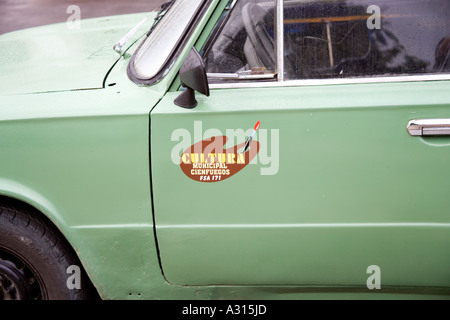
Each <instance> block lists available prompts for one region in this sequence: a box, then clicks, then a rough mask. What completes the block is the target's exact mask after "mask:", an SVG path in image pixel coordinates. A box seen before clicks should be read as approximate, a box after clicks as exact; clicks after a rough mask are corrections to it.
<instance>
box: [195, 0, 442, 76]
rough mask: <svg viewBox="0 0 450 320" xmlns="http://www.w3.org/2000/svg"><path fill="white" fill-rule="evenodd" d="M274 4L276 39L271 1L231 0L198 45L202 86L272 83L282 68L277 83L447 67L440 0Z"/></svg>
mask: <svg viewBox="0 0 450 320" xmlns="http://www.w3.org/2000/svg"><path fill="white" fill-rule="evenodd" d="M282 3H283V7H284V9H283V10H284V11H283V24H282V30H283V35H284V36H283V37H282V39H277V37H276V34H277V32H276V30H277V27H276V20H277V19H276V18H275V17H276V8H277V1H275V0H273V1H269V0H268V1H264V0H262V1H258V0H241V1H238V2H237V4H236V5H235V7H234V8H233V10H232V11H231V13H230V14H229V15H228V16H227V17H226V18H225V19H224V22H220V25H219V26H218V27H217V28H216V30H215V32H213V35H212V36H211V38H210V41H209V43H207V44H206V46H205V48H204V54H203V56H204V58H205V63H206V68H207V73H208V78H209V80H210V82H212V83H214V82H224V81H230V80H231V81H237V80H242V79H245V80H248V79H255V80H256V79H260V78H265V79H273V80H275V77H276V73H277V71H278V70H277V69H280V70H283V72H282V74H283V76H282V77H280V76H278V80H280V79H285V80H294V79H324V78H334V79H336V78H358V77H377V76H383V77H386V76H399V75H420V74H437V73H448V72H449V70H450V59H449V56H450V20H449V19H448V17H449V16H450V1H448V0H397V1H393V0H284V1H283V2H282ZM280 20H281V19H280ZM280 25H281V24H280ZM279 28H281V27H279ZM280 38H281V37H280ZM277 42H278V45H279V46H280V47H281V46H282V47H283V57H282V59H281V60H282V61H283V65H282V67H280V65H279V62H278V61H277V58H276V47H277ZM277 64H278V65H277Z"/></svg>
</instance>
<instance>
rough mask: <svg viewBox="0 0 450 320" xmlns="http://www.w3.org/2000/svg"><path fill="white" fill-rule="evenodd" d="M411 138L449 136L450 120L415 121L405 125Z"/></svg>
mask: <svg viewBox="0 0 450 320" xmlns="http://www.w3.org/2000/svg"><path fill="white" fill-rule="evenodd" d="M407 129H408V133H409V134H410V135H411V136H442V135H450V119H417V120H411V121H409V122H408V125H407Z"/></svg>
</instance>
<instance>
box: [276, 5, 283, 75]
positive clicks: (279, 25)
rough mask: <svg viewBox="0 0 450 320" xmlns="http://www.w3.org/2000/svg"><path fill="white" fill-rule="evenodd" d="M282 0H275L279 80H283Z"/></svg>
mask: <svg viewBox="0 0 450 320" xmlns="http://www.w3.org/2000/svg"><path fill="white" fill-rule="evenodd" d="M283 2H284V1H283V0H277V10H276V19H275V21H276V26H275V28H276V30H277V32H276V38H275V43H276V44H275V46H276V55H277V79H278V81H279V82H282V81H283V80H284V22H283V21H284V6H283Z"/></svg>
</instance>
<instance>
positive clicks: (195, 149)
mask: <svg viewBox="0 0 450 320" xmlns="http://www.w3.org/2000/svg"><path fill="white" fill-rule="evenodd" d="M259 126H260V122H259V121H258V122H257V123H256V124H255V126H254V128H253V132H252V134H251V135H250V137H249V138H248V139H247V141H245V142H243V143H240V144H238V145H235V146H233V147H230V148H227V149H224V146H225V145H226V143H227V141H228V137H227V136H223V135H221V136H214V137H210V138H207V139H203V140H201V141H198V142H196V143H194V144H193V145H191V146H190V147H189V148H187V149H185V150H184V151H183V153H182V155H181V159H180V167H181V170H182V171H183V172H184V174H185V175H186V176H188V177H189V178H191V179H192V180H195V181H200V182H218V181H223V180H225V179H228V178H230V177H232V176H233V175H235V174H236V173H238V172H239V171H241V170H242V169H244V168H245V167H246V166H247V165H248V164H249V163H250V162H251V161H252V160H253V159H254V158H255V157H256V155H257V154H258V152H259V149H260V143H259V142H258V141H256V140H253V136H254V134H255V132H256V131H257V130H258V129H259Z"/></svg>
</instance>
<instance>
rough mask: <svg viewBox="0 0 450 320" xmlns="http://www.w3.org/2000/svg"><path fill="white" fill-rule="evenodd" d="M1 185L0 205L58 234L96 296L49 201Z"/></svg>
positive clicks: (30, 193)
mask: <svg viewBox="0 0 450 320" xmlns="http://www.w3.org/2000/svg"><path fill="white" fill-rule="evenodd" d="M2 187H4V185H2V184H1V183H0V206H3V207H7V208H10V209H13V210H17V211H20V212H22V213H24V214H26V215H29V216H32V217H34V218H35V219H37V220H38V221H39V222H40V223H41V224H43V225H45V226H46V227H47V228H49V229H50V230H51V231H52V232H53V233H54V234H55V235H56V236H58V238H59V239H60V241H62V242H63V244H64V246H65V247H66V248H67V249H68V250H71V251H72V253H73V256H74V257H76V258H77V260H78V262H79V263H78V265H79V266H81V267H82V268H83V270H82V272H83V273H84V274H85V275H87V277H88V280H89V284H90V286H91V291H92V296H93V297H94V298H98V292H97V289H96V288H95V286H94V283H93V281H92V280H91V279H90V277H89V274H88V273H87V271H86V268H85V266H84V265H83V263H82V261H81V259H80V255H79V253H78V250H76V248H75V246H74V245H73V244H72V243H71V241H70V240H69V238H68V236H67V234H68V233H67V231H65V229H68V228H69V227H68V225H67V223H66V222H65V221H64V219H62V217H61V216H60V215H59V214H58V212H57V211H56V209H55V208H54V207H53V206H52V205H51V203H50V202H49V201H46V200H45V198H44V197H42V196H40V195H38V194H37V193H36V192H33V191H31V190H29V189H28V188H21V189H20V190H21V191H22V192H21V193H18V192H16V191H13V190H11V189H10V190H5V188H2ZM27 191H28V192H27ZM23 194H27V196H24V195H23Z"/></svg>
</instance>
